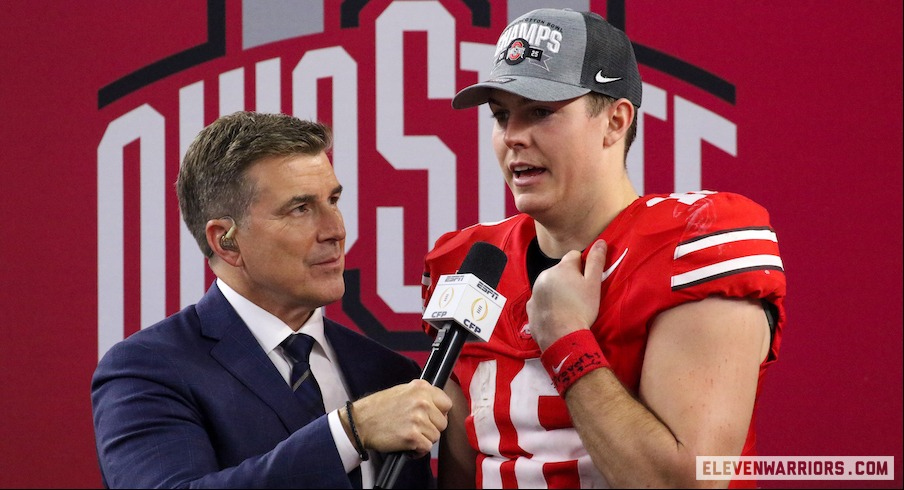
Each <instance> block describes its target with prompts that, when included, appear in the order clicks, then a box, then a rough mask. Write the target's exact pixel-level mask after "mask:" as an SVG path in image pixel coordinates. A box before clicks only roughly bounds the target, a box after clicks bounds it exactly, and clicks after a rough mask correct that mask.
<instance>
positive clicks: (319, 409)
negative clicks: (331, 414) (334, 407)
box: [280, 333, 326, 415]
mask: <svg viewBox="0 0 904 490" xmlns="http://www.w3.org/2000/svg"><path fill="white" fill-rule="evenodd" d="M280 345H281V346H282V348H283V352H285V353H286V355H287V356H288V357H289V358H290V359H291V361H292V362H293V363H294V364H293V366H292V374H291V376H289V386H290V387H291V388H292V390H293V391H295V397H296V398H298V400H299V401H300V402H301V403H302V404H304V405H305V406H306V407H309V408H310V410H311V411H313V412H316V413H317V414H319V415H323V414H324V413H326V410H324V408H323V394H322V393H321V392H320V385H318V384H317V380H316V379H315V378H314V373H313V372H311V363H310V361H309V358H310V356H311V349H312V348H313V347H314V338H313V337H311V336H310V335H307V334H303V333H296V334H292V335H289V336H288V337H287V338H286V340H284V341H283V342H282V344H280Z"/></svg>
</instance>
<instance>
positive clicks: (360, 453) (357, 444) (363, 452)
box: [345, 401, 370, 461]
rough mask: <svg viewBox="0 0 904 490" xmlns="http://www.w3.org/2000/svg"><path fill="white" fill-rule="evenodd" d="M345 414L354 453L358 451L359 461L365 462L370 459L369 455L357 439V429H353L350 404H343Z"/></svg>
mask: <svg viewBox="0 0 904 490" xmlns="http://www.w3.org/2000/svg"><path fill="white" fill-rule="evenodd" d="M345 413H346V415H348V425H349V426H351V428H352V435H353V436H354V437H355V451H358V456H359V457H360V458H361V461H367V460H368V459H370V454H368V453H367V449H364V443H362V442H361V438H360V437H358V428H357V427H355V419H353V418H352V402H351V401H346V402H345Z"/></svg>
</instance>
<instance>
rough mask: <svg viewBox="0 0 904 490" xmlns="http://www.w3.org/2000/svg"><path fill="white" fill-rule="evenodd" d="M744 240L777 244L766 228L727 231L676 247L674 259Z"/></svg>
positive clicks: (773, 233) (772, 233) (776, 239)
mask: <svg viewBox="0 0 904 490" xmlns="http://www.w3.org/2000/svg"><path fill="white" fill-rule="evenodd" d="M744 240H769V241H772V242H776V243H778V238H777V237H776V236H775V232H774V231H772V230H770V229H768V228H762V229H753V228H748V229H743V230H735V231H729V232H726V233H717V234H714V235H710V236H707V237H705V238H701V239H699V240H694V241H692V242H687V243H683V244H681V245H678V247H676V248H675V258H676V259H677V258H679V257H683V256H685V255H687V254H689V253H691V252H696V251H697V250H702V249H704V248H708V247H714V246H716V245H724V244H726V243H732V242H740V241H744Z"/></svg>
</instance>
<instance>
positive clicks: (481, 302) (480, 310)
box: [440, 298, 490, 322]
mask: <svg viewBox="0 0 904 490" xmlns="http://www.w3.org/2000/svg"><path fill="white" fill-rule="evenodd" d="M440 301H442V299H441V300H440ZM489 313H490V306H489V305H488V304H487V300H485V299H483V298H477V299H475V300H474V302H473V303H471V318H473V319H474V321H476V322H480V321H483V319H484V318H486V317H487V315H488V314H489Z"/></svg>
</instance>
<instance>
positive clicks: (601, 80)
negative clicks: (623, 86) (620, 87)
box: [596, 70, 621, 83]
mask: <svg viewBox="0 0 904 490" xmlns="http://www.w3.org/2000/svg"><path fill="white" fill-rule="evenodd" d="M616 80H621V77H617V78H609V77H604V76H603V70H600V71H598V72H596V81H597V82H599V83H609V82H614V81H616Z"/></svg>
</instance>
